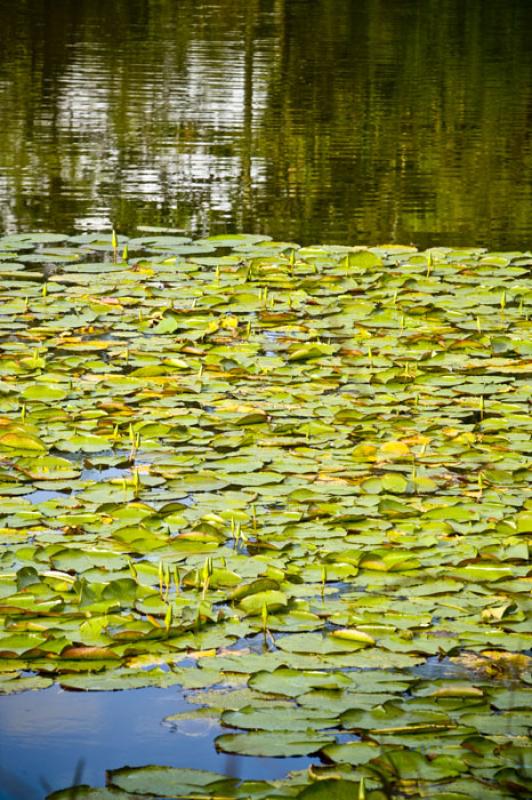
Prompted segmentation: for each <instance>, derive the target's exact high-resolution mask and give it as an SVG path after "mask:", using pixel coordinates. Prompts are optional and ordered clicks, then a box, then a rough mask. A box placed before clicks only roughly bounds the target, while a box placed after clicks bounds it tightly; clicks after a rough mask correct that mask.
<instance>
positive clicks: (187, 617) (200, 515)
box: [0, 230, 532, 800]
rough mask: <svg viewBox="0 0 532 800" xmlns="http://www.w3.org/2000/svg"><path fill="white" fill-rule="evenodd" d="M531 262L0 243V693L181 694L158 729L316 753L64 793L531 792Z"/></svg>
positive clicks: (402, 251) (252, 752) (282, 245)
mask: <svg viewBox="0 0 532 800" xmlns="http://www.w3.org/2000/svg"><path fill="white" fill-rule="evenodd" d="M531 266H532V255H531V254H530V253H528V252H526V253H519V252H505V253H491V252H487V251H486V250H483V249H459V250H451V249H448V248H433V249H431V250H428V251H426V252H418V251H417V250H416V249H415V248H414V247H399V246H395V245H394V246H392V245H390V246H388V245H386V246H382V247H370V248H360V247H340V246H315V247H299V246H298V245H297V244H294V243H290V242H273V241H269V240H268V239H267V238H266V237H260V236H252V235H239V236H233V235H228V236H219V237H211V238H207V239H203V240H199V241H191V240H190V239H188V238H187V237H185V236H183V235H180V234H179V233H173V232H165V231H159V230H144V231H140V232H139V234H138V236H136V237H135V238H130V239H129V240H128V239H127V238H126V237H119V238H118V239H117V238H116V236H114V235H113V236H111V234H83V235H79V236H70V237H69V236H64V235H60V234H42V233H39V234H18V235H10V236H5V237H4V238H2V239H0V276H1V277H2V289H1V295H2V296H1V307H0V326H1V330H0V335H1V337H2V339H1V342H2V349H1V360H0V526H1V527H0V543H1V545H2V548H1V555H0V560H1V564H0V615H1V622H2V626H1V634H0V670H1V673H0V690H1V691H2V692H3V693H11V692H20V691H28V690H37V689H41V688H44V687H46V686H48V685H50V684H51V683H52V682H58V683H59V684H61V685H62V686H63V687H66V688H68V689H78V690H85V691H89V690H94V691H98V690H121V689H129V688H136V687H144V686H164V687H170V686H175V687H176V691H178V690H179V687H182V689H181V690H182V691H184V692H185V693H186V696H187V698H188V699H189V701H190V703H191V710H190V712H187V713H185V714H178V715H176V716H174V717H169V718H167V719H166V720H165V722H164V724H166V725H169V726H174V727H176V728H177V729H179V726H180V725H182V724H184V723H185V722H187V721H189V720H190V719H191V718H194V719H198V720H201V719H205V720H206V724H208V723H209V721H210V720H213V719H214V720H216V721H219V720H221V722H222V723H223V725H224V726H225V728H226V732H225V733H224V734H223V735H221V736H220V737H219V738H218V739H217V740H216V747H217V748H218V749H219V750H221V751H225V752H227V753H232V754H238V755H243V756H279V757H282V756H298V755H313V756H315V758H314V766H313V767H312V768H311V769H310V770H309V771H307V772H304V773H295V774H292V775H290V776H287V778H286V779H285V780H283V781H279V782H264V781H256V782H250V781H244V782H239V781H238V780H235V779H232V778H227V777H224V776H223V775H217V774H215V773H212V772H208V771H195V770H190V769H186V768H185V765H183V768H182V769H176V768H170V767H164V766H156V765H151V766H150V765H148V766H146V767H145V768H142V769H129V768H127V767H124V769H121V770H117V771H113V772H110V773H109V774H108V776H107V782H108V786H107V788H106V789H102V788H90V787H81V788H78V789H77V793H76V797H77V798H87V799H88V798H90V800H96V799H97V798H98V800H99V799H100V798H122V797H123V798H125V797H137V796H138V797H158V798H173V797H180V798H181V797H190V798H215V797H216V798H222V797H233V798H253V800H259V798H270V797H271V798H274V797H275V798H293V797H300V798H309V800H311V798H314V800H319V799H320V798H330V799H331V800H335V798H340V799H343V798H350V800H352V798H371V800H380V798H385V797H404V796H421V797H430V798H431V800H462V799H463V798H482V800H490V799H491V798H493V800H501V799H504V798H510V797H525V796H530V793H531V792H532V781H531V778H530V761H531V748H530V744H529V740H528V738H527V736H528V733H529V730H530V726H531V723H532V713H531V711H530V708H531V707H532V678H531V658H530V647H531V644H532V636H531V632H530V623H529V621H528V612H529V609H530V590H531V588H532V581H531V577H530V575H531V570H530V563H529V561H528V555H529V549H528V548H529V542H530V534H531V532H532V508H531V505H532V504H531V502H530V495H529V493H528V487H529V478H530V461H529V456H530V451H531V448H530V417H529V414H528V403H529V400H530V386H529V379H530V361H529V357H530V354H531V350H532V347H531V340H530V323H529V321H528V311H529V309H530V301H531V297H532V292H531V288H530V281H529V277H530V268H531ZM527 768H528V769H527ZM70 796H71V795H69V794H68V793H67V792H64V793H62V792H59V793H55V794H54V795H52V796H51V797H53V798H55V800H60V798H63V797H70Z"/></svg>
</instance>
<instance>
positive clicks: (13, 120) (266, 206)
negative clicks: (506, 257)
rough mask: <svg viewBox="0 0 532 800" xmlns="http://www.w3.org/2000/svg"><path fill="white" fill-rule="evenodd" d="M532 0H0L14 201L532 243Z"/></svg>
mask: <svg viewBox="0 0 532 800" xmlns="http://www.w3.org/2000/svg"><path fill="white" fill-rule="evenodd" d="M531 25H532V5H531V4H530V3H529V2H528V0H509V2H507V3H500V2H498V0H471V1H470V2H468V3H459V2H454V1H453V0H446V2H443V3H442V2H436V0H427V2H425V3H418V2H417V1H416V0H394V2H393V3H391V2H385V0H358V2H356V3H353V2H351V0H315V1H314V2H312V3H309V2H307V0H290V2H287V0H180V2H174V1H173V0H146V1H145V2H144V1H143V2H139V1H132V0H107V2H102V0H96V1H95V2H94V1H92V0H91V2H88V0H65V2H61V3H54V2H50V1H49V0H21V2H19V3H16V4H13V3H10V2H8V1H7V0H0V108H1V109H2V111H1V114H2V125H1V126H0V200H1V204H2V212H1V215H0V223H1V224H2V226H3V227H4V228H7V229H9V230H12V229H15V228H23V229H29V228H35V227H36V226H42V227H44V228H56V229H61V230H71V229H73V228H79V227H83V228H91V227H100V226H101V225H102V224H110V223H111V222H113V223H114V224H116V225H117V226H118V227H119V228H122V229H123V230H128V231H129V230H131V228H132V227H133V226H134V225H135V224H138V223H144V224H164V225H171V226H174V227H182V228H186V229H187V230H192V232H194V233H206V232H216V231H218V230H233V229H242V228H245V229H247V230H252V231H259V230H260V231H261V232H267V233H270V234H273V235H274V236H275V237H277V238H283V239H287V238H293V239H295V240H297V241H302V242H308V241H310V240H314V241H316V240H328V241H350V242H356V241H362V240H366V241H371V242H375V241H381V242H382V241H385V240H397V239H401V240H403V241H410V240H414V241H415V242H416V243H419V244H421V245H425V244H429V243H436V242H437V243H451V242H452V243H455V244H456V243H463V242H468V243H470V244H473V243H476V242H482V243H484V244H488V245H490V246H491V247H499V246H500V247H503V246H514V247H520V246H523V247H524V246H526V245H527V243H529V240H530V232H531V223H530V214H529V211H530V207H531V193H532V189H531V186H532V182H531V181H530V170H531V166H532V144H531V133H530V132H531V126H530V122H531V111H530V109H531V108H532V86H531V81H530V75H531V66H532V54H531V50H530V48H529V46H528V42H527V37H528V31H529V30H530V29H531Z"/></svg>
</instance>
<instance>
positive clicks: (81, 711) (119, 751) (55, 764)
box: [0, 686, 310, 800]
mask: <svg viewBox="0 0 532 800" xmlns="http://www.w3.org/2000/svg"><path fill="white" fill-rule="evenodd" d="M191 708H192V707H191V706H190V705H189V704H188V703H187V702H186V701H185V699H184V697H183V695H182V694H181V693H180V691H179V689H176V688H171V689H154V688H149V689H137V690H135V691H123V692H67V691H64V690H62V689H60V688H59V687H57V686H53V687H51V688H50V689H46V690H44V691H41V692H25V693H23V694H17V695H12V696H8V697H2V698H0V742H1V745H0V800H42V798H44V797H45V796H46V794H47V792H50V791H52V790H54V791H55V790H57V789H61V788H65V787H67V786H70V785H72V783H73V779H74V776H75V774H76V770H78V776H79V782H81V783H87V784H91V785H92V786H103V785H105V771H106V770H109V769H117V768H119V767H123V766H131V767H135V766H143V765H146V764H164V765H167V766H175V767H184V766H186V767H193V768H197V769H212V770H214V771H217V772H220V773H224V774H227V775H232V776H234V777H239V778H261V779H270V780H271V779H274V778H278V777H282V776H284V775H286V773H287V772H289V771H290V770H293V769H304V768H305V767H306V766H307V765H308V764H309V763H310V759H308V758H286V759H272V758H261V759H257V758H240V757H236V756H231V755H226V754H220V753H216V751H215V748H214V744H213V740H214V737H215V736H217V735H218V734H219V733H220V732H221V728H220V727H218V726H217V725H213V723H212V722H211V721H209V720H206V721H205V726H204V729H203V730H202V729H201V727H199V726H198V725H194V726H193V727H192V728H191V729H190V731H191V735H186V734H185V733H184V732H181V731H180V732H177V731H176V730H175V729H173V728H171V727H169V726H166V725H163V724H162V720H163V718H164V717H166V716H168V715H169V714H176V713H177V712H179V711H183V710H185V709H186V710H190V709H191ZM184 730H188V728H184ZM80 772H81V775H79V773H80Z"/></svg>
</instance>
